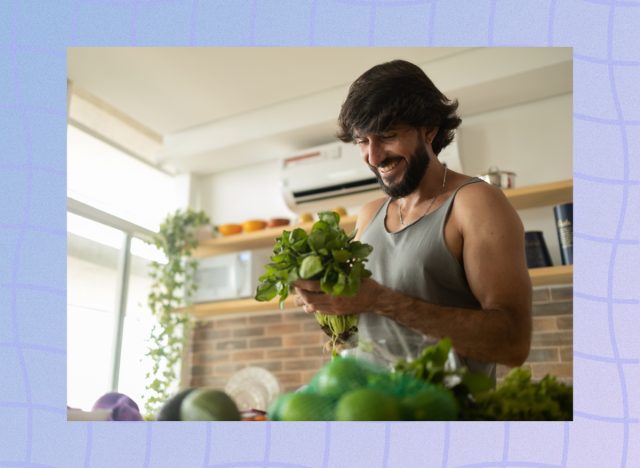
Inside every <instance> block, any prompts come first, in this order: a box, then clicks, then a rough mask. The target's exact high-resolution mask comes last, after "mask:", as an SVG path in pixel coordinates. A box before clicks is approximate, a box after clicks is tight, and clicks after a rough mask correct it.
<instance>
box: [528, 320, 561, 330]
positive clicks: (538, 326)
mask: <svg viewBox="0 0 640 468" xmlns="http://www.w3.org/2000/svg"><path fill="white" fill-rule="evenodd" d="M557 330H558V322H557V320H556V317H533V331H534V333H535V332H545V331H557Z"/></svg>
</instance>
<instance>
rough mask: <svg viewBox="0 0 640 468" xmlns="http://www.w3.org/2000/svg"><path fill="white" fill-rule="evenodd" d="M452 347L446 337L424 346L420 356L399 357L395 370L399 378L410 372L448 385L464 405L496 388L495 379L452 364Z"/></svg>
mask: <svg viewBox="0 0 640 468" xmlns="http://www.w3.org/2000/svg"><path fill="white" fill-rule="evenodd" d="M451 347H452V343H451V339H450V338H442V339H441V340H440V341H438V343H436V344H434V345H431V346H428V347H426V348H424V349H423V350H422V352H421V353H420V355H419V356H418V357H417V358H416V359H413V360H410V361H407V360H404V359H402V360H399V361H397V362H396V363H395V366H394V374H395V375H397V376H398V377H397V378H399V379H402V378H405V377H406V376H410V377H413V378H416V379H419V380H422V381H425V382H428V383H431V384H434V385H438V386H442V387H445V388H447V389H448V390H449V391H450V392H451V393H452V394H453V396H454V398H455V399H456V401H457V403H458V407H459V408H461V409H464V408H466V407H467V406H468V405H469V404H470V402H472V401H473V398H475V397H477V396H478V395H481V394H483V393H485V392H487V391H489V390H490V389H492V388H493V379H491V378H489V377H488V376H486V375H485V374H481V373H478V372H471V371H469V370H468V369H467V368H466V367H460V368H457V369H450V368H448V367H447V366H446V363H447V360H448V358H449V352H450V351H451Z"/></svg>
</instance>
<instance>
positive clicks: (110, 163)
mask: <svg viewBox="0 0 640 468" xmlns="http://www.w3.org/2000/svg"><path fill="white" fill-rule="evenodd" d="M67 195H68V196H69V197H70V198H73V199H76V200H78V201H81V202H83V203H86V204H87V205H91V206H93V207H95V208H97V209H99V210H102V211H105V212H107V213H110V214H112V215H114V216H117V217H119V218H122V219H124V220H127V221H129V222H131V223H134V224H137V225H139V226H142V227H145V228H147V229H149V230H152V231H157V230H158V226H159V225H160V223H161V222H162V221H163V220H164V218H165V217H166V216H167V215H168V214H169V213H171V212H173V211H175V210H176V209H177V208H178V196H177V187H176V183H175V180H174V178H173V177H171V176H170V175H167V174H165V173H163V172H160V171H159V170H156V169H154V168H152V167H150V166H148V165H147V164H145V163H143V162H140V161H138V160H136V159H135V158H133V157H131V156H129V155H128V154H125V153H123V152H122V151H120V150H118V149H117V148H115V147H113V146H111V145H108V144H107V143H105V142H103V141H101V140H99V139H97V138H95V137H93V136H91V135H89V134H87V133H85V132H83V131H82V130H79V129H77V128H76V127H73V126H71V125H69V126H67Z"/></svg>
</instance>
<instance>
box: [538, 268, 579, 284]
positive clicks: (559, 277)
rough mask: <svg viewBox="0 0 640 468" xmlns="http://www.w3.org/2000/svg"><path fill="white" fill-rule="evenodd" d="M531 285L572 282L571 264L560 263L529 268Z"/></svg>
mask: <svg viewBox="0 0 640 468" xmlns="http://www.w3.org/2000/svg"><path fill="white" fill-rule="evenodd" d="M529 276H530V277H531V284H533V286H546V285H550V284H571V283H573V265H561V266H552V267H545V268H531V269H530V270H529Z"/></svg>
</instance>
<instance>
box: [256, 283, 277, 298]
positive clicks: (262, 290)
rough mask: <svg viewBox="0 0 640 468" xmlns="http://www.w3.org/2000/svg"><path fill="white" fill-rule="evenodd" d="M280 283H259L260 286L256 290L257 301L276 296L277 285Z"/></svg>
mask: <svg viewBox="0 0 640 468" xmlns="http://www.w3.org/2000/svg"><path fill="white" fill-rule="evenodd" d="M280 284H281V283H276V284H273V283H260V284H258V288H257V290H256V296H255V299H256V301H261V302H264V301H270V300H271V299H273V298H274V297H276V294H277V293H278V288H277V285H280Z"/></svg>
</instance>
